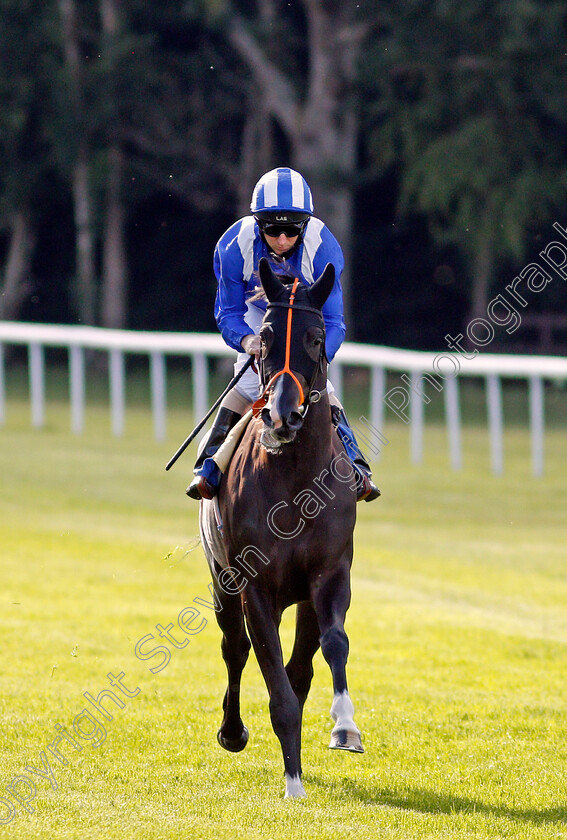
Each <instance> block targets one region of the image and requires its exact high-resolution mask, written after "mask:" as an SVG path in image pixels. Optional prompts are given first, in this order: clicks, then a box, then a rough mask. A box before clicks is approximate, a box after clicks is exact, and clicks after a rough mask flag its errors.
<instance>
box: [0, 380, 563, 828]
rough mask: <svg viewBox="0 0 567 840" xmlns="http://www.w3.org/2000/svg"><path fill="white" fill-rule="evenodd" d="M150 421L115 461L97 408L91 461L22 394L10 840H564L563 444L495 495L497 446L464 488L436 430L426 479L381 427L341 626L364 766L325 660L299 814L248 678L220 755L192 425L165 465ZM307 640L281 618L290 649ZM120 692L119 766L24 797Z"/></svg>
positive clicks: (116, 723)
mask: <svg viewBox="0 0 567 840" xmlns="http://www.w3.org/2000/svg"><path fill="white" fill-rule="evenodd" d="M23 390H25V389H23ZM48 390H49V389H48ZM133 402H134V404H132V405H131V406H130V408H129V409H128V412H127V418H126V433H125V435H124V437H123V438H122V439H120V440H116V439H113V438H112V437H111V435H110V430H109V425H110V424H109V418H108V411H107V409H106V407H105V405H104V401H103V400H98V399H97V401H95V403H94V404H93V405H91V406H90V408H89V411H88V414H87V428H86V431H85V434H84V435H83V436H81V437H76V436H73V435H71V434H70V433H69V431H68V426H69V417H68V409H67V408H66V407H65V406H63V405H61V404H60V403H59V402H58V401H54V402H51V403H50V404H49V405H48V410H47V425H46V428H45V429H43V430H32V429H30V427H29V411H28V408H27V405H26V403H25V400H24V399H23V391H22V394H12V396H11V397H10V400H9V404H8V411H7V418H6V424H5V426H4V427H3V428H2V429H0V467H1V471H2V493H1V497H0V540H1V557H2V564H1V569H2V587H1V596H0V597H1V610H0V626H1V630H2V635H1V638H2V646H3V650H2V654H3V655H2V668H1V670H0V712H1V716H2V730H1V732H2V734H1V752H0V755H1V767H2V771H1V779H0V819H3V818H6V817H7V815H8V813H9V812H8V809H7V806H6V805H5V803H4V802H2V801H1V800H2V799H5V800H7V801H9V802H11V803H12V804H13V805H15V808H16V813H15V816H14V818H13V819H12V821H11V822H9V823H7V824H4V825H0V837H13V838H26V840H28V838H30V837H33V838H42V840H43V838H45V840H47V838H49V840H51V838H57V840H67V838H88V840H90V839H91V838H126V840H130V838H144V840H152V839H153V838H205V839H206V840H208V838H228V837H231V838H232V837H234V836H239V837H246V838H258V840H260V838H262V840H270V838H272V840H279V838H286V840H289V838H294V840H295V838H317V840H319V838H321V839H322V838H329V840H330V838H332V839H333V840H336V838H337V837H343V836H353V837H357V838H377V837H380V838H382V837H383V838H400V840H402V839H403V840H406V839H407V838H411V840H413V838H415V839H416V840H420V839H421V838H451V840H461V838H542V840H543V838H552V837H567V804H566V803H567V783H566V780H565V767H566V759H567V746H566V744H567V737H566V736H567V716H566V712H567V700H566V697H565V688H564V686H565V663H566V643H567V611H566V609H565V604H566V603H567V571H566V564H565V559H566V558H565V544H566V536H567V525H566V522H567V514H566V510H567V481H566V480H565V466H566V464H567V433H566V432H565V430H564V428H563V429H562V428H561V427H560V425H559V424H558V423H555V424H554V428H552V429H551V430H550V431H549V433H548V436H547V438H546V456H547V464H546V475H545V477H544V478H543V479H538V480H536V479H534V478H532V476H531V474H530V456H529V436H528V433H527V431H526V430H525V429H524V428H522V427H521V426H520V425H518V424H516V425H515V426H514V427H513V428H511V429H508V430H507V431H506V436H505V450H506V453H505V454H506V457H505V464H506V470H505V474H504V475H503V476H502V477H498V478H496V477H493V476H491V475H490V472H489V454H488V452H489V447H488V435H487V432H486V430H485V429H484V428H483V427H481V426H471V427H469V428H467V429H466V430H465V432H464V468H463V470H462V471H461V472H460V473H455V472H451V471H450V470H449V469H448V467H447V455H446V441H445V434H444V431H443V429H442V428H441V427H438V426H437V425H435V424H433V425H431V426H429V427H428V428H427V430H426V435H425V458H424V463H423V464H422V465H420V466H412V465H410V463H409V457H408V452H409V440H408V430H407V428H405V427H404V426H403V425H402V424H399V423H398V424H393V423H389V424H388V425H387V427H386V429H385V432H386V435H387V437H388V441H389V442H388V444H387V446H385V447H384V451H383V455H382V458H381V460H380V461H379V462H378V463H376V464H375V465H374V467H375V473H376V476H377V481H378V483H379V485H380V486H381V487H382V489H383V494H384V495H383V498H382V499H380V500H379V501H378V502H375V503H372V504H370V505H365V504H362V505H359V522H358V525H357V531H356V555H355V565H354V572H353V604H352V607H351V610H350V612H349V617H348V624H347V630H348V632H349V636H350V642H351V655H350V661H349V680H350V689H351V695H352V697H353V700H354V703H355V707H356V720H357V722H358V725H359V727H360V729H361V730H362V734H363V741H364V744H365V749H366V752H365V754H364V755H361V756H356V755H350V754H345V753H341V752H339V753H336V752H332V751H329V750H328V749H327V744H328V740H329V734H330V730H331V727H332V722H331V720H330V717H329V708H330V703H331V699H332V696H331V684H330V675H329V672H328V668H327V666H326V664H325V663H324V661H323V660H322V658H321V655H320V654H318V655H317V657H316V660H315V680H314V684H313V688H312V692H311V695H310V697H309V699H308V702H307V706H306V713H305V721H304V729H303V764H304V782H305V787H306V789H307V793H308V797H307V799H306V800H304V801H301V802H289V801H284V800H283V799H282V795H283V777H282V759H281V753H280V748H279V744H278V743H277V740H276V738H275V736H274V734H273V732H272V729H271V726H270V722H269V716H268V712H267V698H266V690H265V687H264V684H263V681H262V679H261V676H260V674H259V670H258V667H257V665H256V663H255V660H253V659H251V660H250V663H249V665H248V667H247V669H246V671H245V674H244V683H243V716H244V719H245V722H246V723H247V725H248V727H249V729H250V733H251V739H250V743H249V746H248V747H247V749H246V750H245V751H244V752H242V753H240V754H238V755H231V754H229V753H226V752H224V751H223V750H221V749H220V747H219V746H218V745H217V742H216V731H217V728H218V725H219V723H220V719H221V699H222V694H223V692H224V687H225V671H224V665H223V662H222V659H221V657H220V652H219V632H218V630H217V628H216V625H215V622H214V618H213V614H212V612H211V611H210V610H208V609H207V607H206V606H202V605H198V606H197V605H196V604H195V603H194V601H193V599H194V598H203V599H207V598H208V597H209V595H208V590H207V584H208V576H207V570H206V566H205V561H204V557H203V554H202V550H201V548H200V546H198V545H196V535H197V532H198V529H197V520H196V512H197V506H196V504H195V503H193V502H191V501H189V500H187V499H186V498H185V496H184V494H183V490H184V488H185V485H186V483H187V481H188V478H189V474H190V468H191V464H192V459H193V456H194V450H193V448H191V449H190V450H189V452H188V454H187V455H185V456H184V457H183V458H182V459H181V460H180V462H179V463H178V464H177V465H176V466H175V467H174V468H173V469H172V470H171V471H170V472H169V473H166V472H165V471H164V464H165V463H166V461H167V460H168V458H169V456H170V455H171V454H172V452H173V451H174V450H175V449H176V447H177V445H178V443H179V442H180V441H181V440H183V438H184V437H185V435H186V433H187V431H188V430H189V428H190V423H191V418H190V417H189V415H188V414H187V413H186V412H184V411H183V410H182V409H181V408H179V407H177V408H175V410H173V411H172V412H171V414H170V417H169V433H168V441H167V443H161V444H157V443H155V442H153V441H152V437H151V421H150V418H149V416H148V413H147V411H146V409H145V407H144V406H143V404H142V403H143V400H140V401H139V404H138V402H137V401H136V400H134V401H133ZM480 414H482V411H481V408H479V416H480ZM191 604H193V606H194V607H196V608H197V609H199V610H200V611H201V613H202V615H203V616H204V617H205V618H206V619H207V625H206V626H205V627H204V629H203V630H202V632H200V633H199V634H198V635H194V636H192V637H191V639H190V643H189V645H187V646H186V647H184V648H183V649H175V648H174V647H173V645H171V644H169V645H168V647H169V649H170V651H171V660H170V661H169V663H168V664H167V665H166V666H165V667H164V668H163V669H162V670H161V671H159V672H158V673H151V672H150V667H152V666H155V665H156V664H157V663H158V658H157V657H156V658H154V659H152V660H148V661H143V660H141V659H139V658H137V657H136V655H135V652H134V650H135V647H136V644H137V643H139V642H140V640H141V639H142V638H143V637H144V636H146V635H148V634H152V633H153V634H154V635H157V630H156V629H155V626H156V624H158V623H161V624H162V625H163V626H166V625H168V624H169V623H173V624H174V625H177V617H178V615H179V613H180V612H181V610H182V609H183V608H185V607H188V606H190V605H191ZM291 628H292V615H291V614H286V616H285V618H284V624H283V628H282V635H283V638H284V647H285V649H286V650H289V646H290V641H291ZM176 638H177V639H178V640H179V641H180V642H181V641H182V640H183V639H185V638H189V637H186V636H185V635H184V634H183V633H181V631H180V630H177V631H176ZM161 641H162V642H163V640H161ZM145 649H146V650H147V649H148V648H145ZM122 671H123V672H124V673H125V677H124V678H123V682H124V685H125V686H126V687H127V688H128V689H129V690H133V689H135V688H139V692H138V693H137V695H136V696H135V697H132V698H126V697H124V702H125V706H124V708H122V709H118V708H116V707H115V706H113V705H112V704H111V703H110V702H107V704H106V706H107V708H108V710H109V711H110V712H111V713H112V715H113V719H112V721H105V724H104V725H105V728H106V739H105V740H104V743H102V744H101V745H100V746H99V747H96V748H94V747H92V746H91V745H90V743H88V742H87V741H86V740H84V739H83V740H82V741H81V742H80V744H82V746H83V748H82V749H81V751H80V752H79V751H76V750H74V749H73V747H72V746H70V745H69V744H66V743H65V742H63V745H62V746H61V747H60V749H61V753H62V754H63V755H64V756H66V758H67V760H68V764H67V765H66V766H63V764H61V763H59V762H57V761H56V760H55V759H54V758H53V757H51V766H52V768H53V773H54V776H55V780H56V781H55V784H56V785H57V789H56V790H54V789H53V787H52V785H51V784H50V782H49V780H48V779H47V778H45V777H41V776H37V775H36V776H34V775H33V773H31V771H27V772H26V769H25V768H26V767H35V768H36V769H39V770H41V769H42V764H41V755H40V754H41V753H42V752H43V751H45V750H46V747H47V746H48V744H50V743H52V742H53V741H54V739H55V737H56V735H57V733H56V730H55V728H54V727H55V725H56V724H59V725H61V726H63V727H65V728H66V729H67V730H68V731H72V723H73V719H74V718H76V716H77V715H79V714H80V713H81V711H82V710H83V709H84V708H86V707H87V706H88V703H87V701H86V700H85V698H84V697H83V692H85V691H88V692H90V693H91V694H92V695H93V696H95V697H96V696H97V695H98V693H99V692H100V691H102V689H104V688H109V687H110V685H109V680H108V679H107V674H108V673H113V674H115V675H118V674H119V673H120V672H122ZM89 708H91V707H89ZM83 723H84V722H83ZM84 731H85V732H86V729H85V730H84ZM78 743H79V742H78ZM23 774H26V776H27V777H28V778H33V779H34V780H35V783H36V788H37V795H36V798H35V799H34V800H33V802H32V803H31V804H30V806H29V807H30V808H33V809H34V811H33V813H28V812H27V811H26V810H25V809H24V808H22V807H21V806H20V805H18V804H16V802H15V800H14V798H13V795H12V793H11V791H10V789H12V791H15V792H16V793H19V794H20V795H22V794H23V793H24V790H25V785H24V783H23V782H18V781H17V777H18V776H22V775H23ZM14 784H15V785H16V787H15V788H14V787H13V786H14Z"/></svg>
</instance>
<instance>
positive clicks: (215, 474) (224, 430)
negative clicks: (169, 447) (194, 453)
mask: <svg viewBox="0 0 567 840" xmlns="http://www.w3.org/2000/svg"><path fill="white" fill-rule="evenodd" d="M241 416H242V415H241V414H238V413H237V412H236V411H231V410H230V408H219V411H218V414H217V416H216V417H215V422H214V423H213V425H212V426H211V429H210V431H209V433H208V435H207V437H206V439H205V441H204V445H203V448H202V449H201V451H200V452H199V455H198V457H197V461H196V462H195V466H194V468H193V472H194V473H195V478H194V479H193V481H192V482H191V484H190V485H189V487H188V488H187V490H186V491H185V492H186V494H187V495H188V496H190V497H191V498H192V499H212V498H213V497H214V496H216V494H217V491H218V489H219V484H220V480H221V472H220V470H219V468H218V466H217V465H216V464H215V462H214V461H213V455H214V454H215V453H216V452H217V451H218V450H219V449H220V446H221V444H222V443H224V441H225V438H226V436H227V435H228V433H229V432H230V430H231V429H232V428H233V426H236V424H237V423H238V421H239V420H240V418H241Z"/></svg>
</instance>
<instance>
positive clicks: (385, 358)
mask: <svg viewBox="0 0 567 840" xmlns="http://www.w3.org/2000/svg"><path fill="white" fill-rule="evenodd" d="M4 345H27V348H28V367H29V382H30V411H31V423H32V425H33V426H34V427H41V426H43V424H44V420H45V361H44V359H45V348H46V347H63V348H67V351H68V354H69V383H70V386H69V390H70V393H69V398H70V407H71V430H72V431H73V432H75V433H77V434H80V433H81V432H82V430H83V426H84V413H85V351H87V350H103V351H106V352H108V354H109V378H110V413H111V426H112V432H113V434H115V435H121V434H122V433H123V431H124V417H125V366H124V356H125V354H126V353H136V354H143V355H147V356H148V357H149V360H150V389H151V406H152V413H153V423H154V433H155V437H156V439H157V440H163V439H164V438H165V434H166V413H167V411H166V410H167V405H166V357H167V356H188V357H190V358H191V360H192V377H193V411H194V416H195V418H196V420H197V419H199V418H200V417H202V416H203V415H204V414H205V413H206V411H207V409H208V407H209V395H208V391H209V388H208V368H207V359H208V358H209V357H228V358H233V357H234V351H233V350H231V349H230V348H229V347H227V346H226V344H225V343H224V342H223V340H222V338H221V337H220V336H219V335H217V334H212V333H165V332H142V331H139V332H133V331H126V330H110V329H102V328H99V327H77V326H58V325H49V324H24V323H16V322H12V321H0V424H3V423H4V420H5V413H6V391H5V362H4ZM345 364H346V365H352V366H358V367H364V368H367V369H369V370H370V372H371V380H370V382H371V384H370V409H369V413H370V422H369V426H370V424H371V426H372V427H373V429H374V433H375V434H376V436H377V439H382V440H385V439H384V438H383V435H382V433H381V430H382V429H383V427H384V414H385V409H386V408H390V409H391V410H392V411H393V412H394V413H395V414H396V415H397V416H398V418H400V419H402V420H403V421H404V422H406V423H408V424H409V426H410V445H411V458H412V461H413V462H415V463H419V462H420V461H421V459H422V456H423V426H424V410H423V407H424V404H427V403H428V402H430V399H429V397H428V396H427V395H426V393H425V390H424V383H428V389H429V390H430V389H431V388H434V389H435V390H436V391H437V392H443V395H444V402H445V416H446V423H447V433H448V442H449V458H450V463H451V466H452V467H453V468H454V469H460V467H461V464H462V454H461V420H460V408H459V390H458V384H459V377H460V376H463V375H464V376H478V377H483V378H485V379H486V384H487V387H486V395H487V414H488V425H489V433H490V452H491V465H492V470H493V472H494V473H496V474H499V473H501V472H502V471H503V463H504V459H503V413H502V388H501V382H502V379H503V378H507V377H508V378H519V379H525V380H526V381H527V382H528V383H529V401H530V429H531V449H532V470H533V473H534V475H536V476H541V475H542V474H543V469H544V434H545V394H544V382H545V381H546V380H554V381H559V382H562V381H565V380H567V358H563V357H556V356H511V355H496V354H492V353H490V354H489V353H482V352H479V353H478V354H476V355H474V356H473V355H472V354H467V356H465V355H464V354H461V353H452V352H448V351H447V352H442V353H432V352H421V351H415V350H397V349H394V348H391V347H379V346H374V345H368V344H355V343H352V342H345V343H344V344H343V346H342V347H341V349H340V350H339V352H338V354H337V357H336V360H335V361H334V362H333V364H332V366H331V371H330V377H331V380H332V381H333V384H334V386H335V389H336V391H337V393H338V395H339V397H340V396H341V393H342V366H343V365H345ZM388 371H395V372H397V373H401V374H402V377H401V380H402V382H403V383H404V384H403V385H398V386H396V387H393V388H390V389H389V390H386V385H387V380H386V374H387V372H388ZM361 419H362V418H361ZM354 425H355V430H356V429H357V424H354ZM362 448H363V449H364V445H362ZM373 451H374V453H375V454H376V456H378V450H376V449H374V448H373ZM367 454H368V453H367Z"/></svg>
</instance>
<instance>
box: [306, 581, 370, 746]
mask: <svg viewBox="0 0 567 840" xmlns="http://www.w3.org/2000/svg"><path fill="white" fill-rule="evenodd" d="M349 603H350V574H349V567H348V566H347V565H345V568H344V570H343V571H342V572H340V573H338V574H335V575H334V576H333V577H332V578H330V579H329V580H327V581H325V582H324V583H322V584H320V585H318V587H317V591H316V593H315V594H314V605H315V611H316V613H317V618H318V620H319V626H320V628H321V638H320V642H321V650H322V652H323V656H324V657H325V659H326V661H327V662H328V664H329V667H330V669H331V674H332V677H333V692H334V696H333V703H332V705H331V717H332V719H333V720H334V722H335V725H334V727H333V731H332V733H331V742H330V744H329V748H330V749H333V750H350V751H351V752H364V748H363V746H362V741H361V738H360V731H359V729H358V727H357V726H356V724H355V722H354V719H353V717H354V706H353V703H352V700H351V699H350V696H349V693H348V687H347V679H346V664H347V659H348V650H349V642H348V636H347V634H346V632H345V628H344V622H345V617H346V612H347V609H348V606H349Z"/></svg>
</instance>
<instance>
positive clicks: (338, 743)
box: [329, 729, 364, 753]
mask: <svg viewBox="0 0 567 840" xmlns="http://www.w3.org/2000/svg"><path fill="white" fill-rule="evenodd" d="M329 749H330V750H348V751H349V752H356V753H363V752H364V747H363V746H362V741H361V740H360V732H356V731H354V732H353V731H350V732H349V730H348V729H339V730H338V731H337V732H332V733H331V743H330V744H329Z"/></svg>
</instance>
